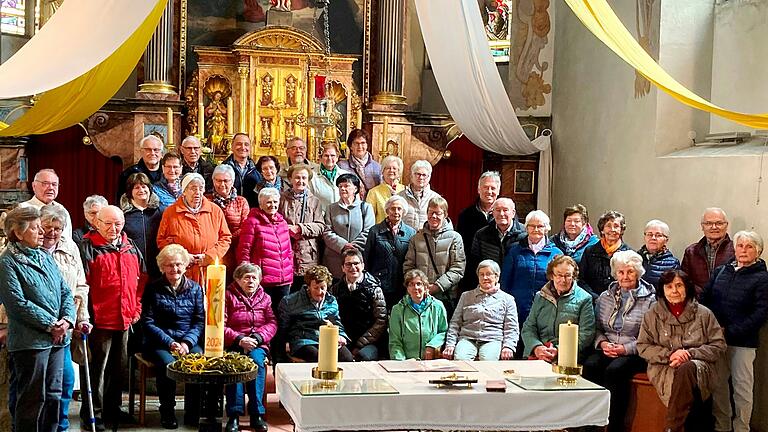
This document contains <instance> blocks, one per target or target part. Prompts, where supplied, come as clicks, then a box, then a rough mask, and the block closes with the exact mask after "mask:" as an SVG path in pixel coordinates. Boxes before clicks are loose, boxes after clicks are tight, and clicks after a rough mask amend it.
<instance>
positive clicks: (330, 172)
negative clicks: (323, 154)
mask: <svg viewBox="0 0 768 432" xmlns="http://www.w3.org/2000/svg"><path fill="white" fill-rule="evenodd" d="M337 172H339V166H338V165H334V166H333V169H332V170H329V169H327V168H326V167H325V165H323V164H320V174H322V175H323V177H325V178H327V179H328V181H329V182H331V183H333V179H335V178H336V173H337Z"/></svg>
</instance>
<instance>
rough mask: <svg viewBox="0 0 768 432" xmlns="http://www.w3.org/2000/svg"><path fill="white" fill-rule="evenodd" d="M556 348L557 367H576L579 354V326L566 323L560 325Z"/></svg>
mask: <svg viewBox="0 0 768 432" xmlns="http://www.w3.org/2000/svg"><path fill="white" fill-rule="evenodd" d="M558 340H559V345H558V348H557V356H558V358H557V364H558V365H559V366H566V367H576V365H577V363H578V360H577V358H578V354H579V325H578V324H571V322H570V321H568V322H567V323H565V324H560V334H559V336H558Z"/></svg>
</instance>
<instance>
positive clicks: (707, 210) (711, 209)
mask: <svg viewBox="0 0 768 432" xmlns="http://www.w3.org/2000/svg"><path fill="white" fill-rule="evenodd" d="M707 213H720V214H721V215H723V219H725V221H726V222H728V215H727V214H725V210H723V209H721V208H720V207H707V208H705V209H704V213H702V214H701V221H702V222H704V216H706V215H707Z"/></svg>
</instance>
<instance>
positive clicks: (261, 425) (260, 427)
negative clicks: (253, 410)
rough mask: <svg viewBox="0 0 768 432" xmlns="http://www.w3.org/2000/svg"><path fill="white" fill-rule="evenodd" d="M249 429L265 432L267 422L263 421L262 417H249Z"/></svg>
mask: <svg viewBox="0 0 768 432" xmlns="http://www.w3.org/2000/svg"><path fill="white" fill-rule="evenodd" d="M251 429H253V430H255V431H257V432H267V429H269V428H268V427H267V422H266V421H264V417H262V416H260V415H259V416H251Z"/></svg>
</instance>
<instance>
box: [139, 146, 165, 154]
mask: <svg viewBox="0 0 768 432" xmlns="http://www.w3.org/2000/svg"><path fill="white" fill-rule="evenodd" d="M142 150H144V151H145V152H147V153H162V152H163V149H161V148H149V147H142Z"/></svg>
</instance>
